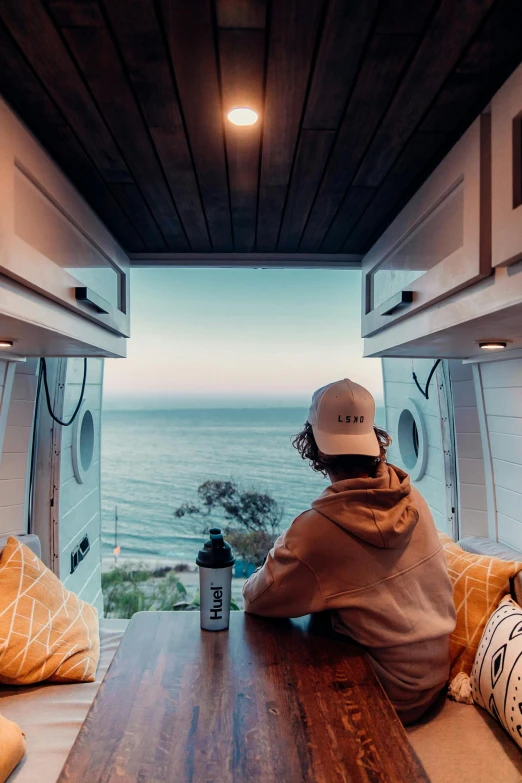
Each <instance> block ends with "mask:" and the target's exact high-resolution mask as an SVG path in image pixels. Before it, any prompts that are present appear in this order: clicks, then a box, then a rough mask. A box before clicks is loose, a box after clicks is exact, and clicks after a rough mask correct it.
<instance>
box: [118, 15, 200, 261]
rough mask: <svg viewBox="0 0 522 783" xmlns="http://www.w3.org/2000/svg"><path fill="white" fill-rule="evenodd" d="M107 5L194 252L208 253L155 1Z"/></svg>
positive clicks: (127, 69) (181, 119) (195, 181)
mask: <svg viewBox="0 0 522 783" xmlns="http://www.w3.org/2000/svg"><path fill="white" fill-rule="evenodd" d="M104 6H105V9H106V13H107V17H108V19H109V22H110V25H111V29H112V31H113V34H114V37H115V39H116V41H117V44H118V47H119V51H120V53H121V56H122V58H123V61H124V63H125V67H126V71H127V74H128V77H129V80H130V82H131V84H132V87H133V91H134V95H135V97H136V100H137V102H138V104H139V106H140V108H141V111H142V113H143V116H144V118H145V122H146V123H147V126H148V131H149V133H150V136H151V138H152V140H153V143H154V146H155V148H156V153H157V155H158V158H159V161H160V163H161V166H162V168H163V172H164V174H165V177H166V180H167V183H168V186H169V189H170V192H171V193H172V196H173V198H174V202H175V204H176V207H177V210H178V213H179V216H180V218H181V222H182V224H183V227H184V229H185V232H186V235H187V238H188V241H189V244H190V247H191V249H192V250H197V251H206V250H210V249H211V244H210V239H209V235H208V229H207V224H206V219H205V213H204V210H203V205H202V203H201V197H200V193H199V187H198V182H197V179H196V175H195V171H194V163H193V160H192V157H191V152H190V146H189V144H188V141H187V136H186V133H185V128H184V124H183V118H182V116H181V112H180V107H179V102H178V98H177V94H176V89H175V85H174V83H173V79H172V74H171V69H170V65H169V60H168V56H167V52H166V48H165V42H164V39H163V35H162V31H161V29H160V26H159V23H158V19H157V17H156V13H155V8H154V0H105V2H104Z"/></svg>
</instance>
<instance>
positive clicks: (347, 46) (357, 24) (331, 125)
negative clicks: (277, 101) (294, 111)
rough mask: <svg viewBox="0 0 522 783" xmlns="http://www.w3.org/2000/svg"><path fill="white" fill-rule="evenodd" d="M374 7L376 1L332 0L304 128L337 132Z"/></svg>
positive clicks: (364, 44) (354, 78)
mask: <svg viewBox="0 0 522 783" xmlns="http://www.w3.org/2000/svg"><path fill="white" fill-rule="evenodd" d="M377 7H378V0H331V2H330V4H329V5H328V9H327V13H326V18H325V22H324V29H323V33H322V35H321V42H320V45H319V50H318V52H317V58H316V62H315V67H314V72H313V75H312V80H311V84H310V91H309V94H308V100H307V102H306V112H305V116H304V121H303V128H306V129H308V130H337V128H339V126H340V124H341V120H342V117H343V114H344V110H345V107H346V101H347V99H348V96H349V95H350V92H351V91H352V88H353V85H354V83H355V80H356V78H357V74H358V70H359V65H360V61H361V57H362V55H363V53H364V50H365V48H366V44H367V38H368V35H369V33H370V30H371V27H372V23H373V21H374V18H375V14H376V11H377Z"/></svg>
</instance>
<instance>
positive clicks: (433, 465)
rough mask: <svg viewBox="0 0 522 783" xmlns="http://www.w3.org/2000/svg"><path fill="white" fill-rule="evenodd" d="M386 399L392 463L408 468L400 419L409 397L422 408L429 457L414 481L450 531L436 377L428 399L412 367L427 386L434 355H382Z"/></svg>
mask: <svg viewBox="0 0 522 783" xmlns="http://www.w3.org/2000/svg"><path fill="white" fill-rule="evenodd" d="M382 364H383V383H384V400H385V406H386V426H387V430H388V432H389V434H390V435H391V437H392V438H393V443H392V446H391V447H390V450H389V452H388V459H389V461H390V462H391V463H393V464H395V465H397V466H398V467H401V468H403V469H406V468H405V466H404V465H403V462H402V459H401V455H400V449H399V444H398V437H397V429H398V419H399V416H400V414H401V411H402V410H403V408H404V404H405V402H406V400H407V399H408V398H412V399H413V400H415V402H416V403H417V405H418V406H419V408H420V409H421V411H422V414H423V418H424V423H425V425H426V434H427V438H428V459H427V463H426V472H425V474H424V476H423V477H422V478H421V479H420V480H419V481H416V482H414V483H415V486H416V487H417V489H418V490H419V491H420V492H421V493H422V495H423V496H424V498H425V500H426V502H427V504H428V506H429V508H430V511H431V513H432V515H433V518H434V521H435V524H436V525H437V527H438V528H439V529H440V530H443V531H447V532H449V525H450V522H449V519H448V513H447V493H446V483H445V464H444V454H443V443H442V427H441V415H440V407H439V396H438V391H437V379H436V376H433V378H432V380H431V384H430V389H429V399H428V400H426V399H425V398H424V397H423V396H422V394H421V393H420V392H419V390H418V389H417V387H416V385H415V383H414V381H413V377H412V371H413V370H414V371H415V373H416V374H417V377H418V380H419V383H420V384H421V386H423V387H424V385H425V384H426V381H427V378H428V375H429V373H430V371H431V369H432V367H433V361H432V360H431V359H415V360H414V361H413V362H412V360H411V359H383V362H382Z"/></svg>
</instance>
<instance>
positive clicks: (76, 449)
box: [71, 404, 96, 484]
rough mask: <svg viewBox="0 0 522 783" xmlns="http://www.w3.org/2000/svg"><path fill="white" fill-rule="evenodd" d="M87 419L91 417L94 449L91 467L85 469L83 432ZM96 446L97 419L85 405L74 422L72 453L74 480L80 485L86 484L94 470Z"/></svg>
mask: <svg viewBox="0 0 522 783" xmlns="http://www.w3.org/2000/svg"><path fill="white" fill-rule="evenodd" d="M86 417H90V419H91V421H92V428H91V429H90V432H91V433H92V449H91V455H90V462H89V465H88V466H87V467H86V468H85V467H84V464H83V460H82V432H83V424H84V421H85V419H86ZM95 445H96V419H95V417H94V415H93V412H92V411H91V409H90V408H89V407H88V406H87V405H85V404H84V405H82V407H81V408H80V410H79V412H78V415H77V416H76V419H75V420H74V424H73V433H72V450H71V451H72V463H73V472H74V478H75V479H76V481H77V482H78V484H85V481H86V479H87V477H88V475H89V473H90V472H91V470H92V466H93V462H94V449H95Z"/></svg>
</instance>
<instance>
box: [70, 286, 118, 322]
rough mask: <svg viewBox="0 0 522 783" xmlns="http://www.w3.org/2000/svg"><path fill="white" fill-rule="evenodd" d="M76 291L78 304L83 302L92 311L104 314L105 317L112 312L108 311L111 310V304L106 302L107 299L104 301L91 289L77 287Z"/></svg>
mask: <svg viewBox="0 0 522 783" xmlns="http://www.w3.org/2000/svg"><path fill="white" fill-rule="evenodd" d="M74 290H75V293H76V300H77V301H78V302H83V304H84V305H87V307H90V308H91V310H95V311H96V312H97V313H104V314H105V315H107V314H108V313H109V312H110V310H108V309H107V308H110V304H109V303H108V302H106V301H105V299H102V297H101V296H98V294H95V293H94V291H92V290H91V289H90V288H86V287H85V286H82V285H77V286H76V288H75V289H74Z"/></svg>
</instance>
